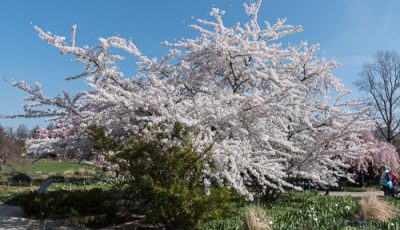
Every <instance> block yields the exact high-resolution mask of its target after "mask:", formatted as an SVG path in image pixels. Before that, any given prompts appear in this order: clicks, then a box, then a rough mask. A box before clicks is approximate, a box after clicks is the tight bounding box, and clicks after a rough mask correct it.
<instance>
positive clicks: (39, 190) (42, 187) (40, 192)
mask: <svg viewBox="0 0 400 230" xmlns="http://www.w3.org/2000/svg"><path fill="white" fill-rule="evenodd" d="M52 183H53V181H51V180H48V181H45V182H43V183H42V184H41V185H40V188H39V189H38V190H37V193H38V194H39V195H42V194H43V193H44V192H45V191H46V189H47V188H48V187H49V186H50V185H51V184H52Z"/></svg>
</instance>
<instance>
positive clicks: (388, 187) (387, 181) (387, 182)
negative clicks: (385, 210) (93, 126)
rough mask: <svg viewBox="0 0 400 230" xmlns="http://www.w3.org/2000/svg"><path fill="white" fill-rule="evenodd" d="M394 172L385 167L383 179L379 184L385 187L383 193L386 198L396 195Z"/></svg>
mask: <svg viewBox="0 0 400 230" xmlns="http://www.w3.org/2000/svg"><path fill="white" fill-rule="evenodd" d="M392 179H393V178H392V172H391V171H390V169H389V168H387V167H385V169H384V171H383V173H382V175H381V179H380V181H379V183H380V184H381V185H383V193H384V194H385V196H391V195H393V194H394V186H393V182H392ZM396 184H397V177H396Z"/></svg>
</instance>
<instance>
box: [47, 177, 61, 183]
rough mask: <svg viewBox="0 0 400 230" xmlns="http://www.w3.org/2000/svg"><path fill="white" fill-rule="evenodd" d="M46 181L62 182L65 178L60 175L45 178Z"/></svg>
mask: <svg viewBox="0 0 400 230" xmlns="http://www.w3.org/2000/svg"><path fill="white" fill-rule="evenodd" d="M47 180H51V181H53V182H64V181H65V178H64V176H62V175H52V176H49V177H48V178H47Z"/></svg>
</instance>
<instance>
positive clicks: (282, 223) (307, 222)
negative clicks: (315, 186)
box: [204, 192, 400, 230]
mask: <svg viewBox="0 0 400 230" xmlns="http://www.w3.org/2000/svg"><path fill="white" fill-rule="evenodd" d="M386 200H387V202H388V203H390V204H391V205H393V206H394V207H395V208H399V207H400V201H399V200H395V199H393V198H386ZM250 205H251V204H250ZM358 207H359V200H357V199H356V198H352V197H334V196H321V195H317V194H316V193H314V192H304V193H295V192H289V193H285V194H282V195H281V196H280V197H279V199H278V200H277V201H276V202H273V203H269V204H265V210H266V212H267V215H269V216H270V217H271V221H272V224H271V229H273V230H284V229H285V230H286V229H293V230H305V229H306V230H317V229H318V230H330V229H344V230H356V229H368V230H373V229H374V230H375V229H393V230H394V229H400V216H398V215H397V216H396V217H395V219H393V220H389V221H370V222H363V221H359V220H357V219H356V216H355V213H356V211H357V209H358ZM245 210H246V207H244V206H238V207H237V208H236V210H235V212H233V213H234V214H233V215H232V216H230V217H229V218H226V219H219V220H215V221H212V222H210V223H208V224H207V225H206V226H205V227H204V229H206V230H223V229H234V230H242V229H243V225H244V217H245V215H244V212H245Z"/></svg>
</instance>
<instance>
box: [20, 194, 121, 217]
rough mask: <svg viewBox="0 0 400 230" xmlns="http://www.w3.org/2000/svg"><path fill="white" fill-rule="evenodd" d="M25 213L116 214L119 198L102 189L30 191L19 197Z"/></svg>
mask: <svg viewBox="0 0 400 230" xmlns="http://www.w3.org/2000/svg"><path fill="white" fill-rule="evenodd" d="M18 200H19V202H20V205H21V208H22V210H23V211H24V213H25V214H27V215H29V216H34V217H36V218H41V217H47V218H54V219H57V218H67V217H76V216H84V215H99V214H108V215H114V213H115V212H116V210H117V205H116V202H117V198H116V197H114V196H112V194H110V193H106V192H104V191H102V190H101V189H92V190H85V191H83V190H76V191H66V190H57V191H49V192H46V193H44V194H43V195H39V194H38V193H37V192H29V193H26V194H23V195H22V197H19V198H18Z"/></svg>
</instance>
